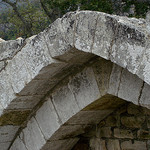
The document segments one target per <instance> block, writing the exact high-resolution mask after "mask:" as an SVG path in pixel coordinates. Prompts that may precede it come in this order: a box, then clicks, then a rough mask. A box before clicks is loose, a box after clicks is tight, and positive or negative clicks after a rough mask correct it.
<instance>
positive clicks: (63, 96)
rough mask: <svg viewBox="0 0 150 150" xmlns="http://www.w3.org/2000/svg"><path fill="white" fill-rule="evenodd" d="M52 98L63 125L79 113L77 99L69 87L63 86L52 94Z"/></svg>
mask: <svg viewBox="0 0 150 150" xmlns="http://www.w3.org/2000/svg"><path fill="white" fill-rule="evenodd" d="M52 98H53V103H54V105H55V107H56V110H57V112H58V115H59V116H60V118H61V121H62V122H63V123H65V122H66V121H67V120H68V119H70V118H71V117H72V116H73V115H75V114H76V113H77V112H78V111H79V107H78V105H77V103H76V99H75V97H74V95H73V93H72V92H71V90H70V89H69V88H68V86H63V87H62V88H60V89H58V90H57V91H55V92H54V93H53V94H52Z"/></svg>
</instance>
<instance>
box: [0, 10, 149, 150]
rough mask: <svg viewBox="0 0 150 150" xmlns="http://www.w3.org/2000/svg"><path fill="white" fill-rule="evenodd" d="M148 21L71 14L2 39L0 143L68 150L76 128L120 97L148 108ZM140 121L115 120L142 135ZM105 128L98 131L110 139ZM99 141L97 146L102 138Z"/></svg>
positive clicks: (15, 149) (14, 148) (27, 149)
mask: <svg viewBox="0 0 150 150" xmlns="http://www.w3.org/2000/svg"><path fill="white" fill-rule="evenodd" d="M146 24H147V23H146V21H145V20H144V19H135V18H127V17H119V16H115V15H109V14H105V13H101V12H92V11H81V12H71V13H68V14H66V15H64V16H63V17H62V18H59V19H57V20H56V21H55V22H54V23H53V24H51V25H50V26H49V27H48V28H47V29H45V30H44V31H43V32H41V33H39V34H38V35H35V36H32V37H30V38H28V39H26V40H23V39H17V40H15V41H2V42H1V43H0V67H1V66H2V67H1V68H0V115H1V117H0V131H1V132H0V135H1V136H0V147H2V149H3V150H7V149H10V150H20V149H21V150H22V149H23V150H40V149H43V150H47V149H52V150H58V149H64V150H67V149H68V150H70V149H72V148H73V147H74V145H75V144H76V143H77V142H78V141H79V142H80V140H79V135H80V134H83V133H85V132H87V130H89V129H90V128H91V126H93V125H95V124H97V123H99V122H100V121H101V120H103V119H104V118H106V117H107V116H108V115H110V114H111V113H112V112H114V111H115V110H116V109H117V108H118V107H120V106H122V105H124V104H125V101H128V102H132V103H134V104H136V105H141V106H144V107H147V108H148V109H150V100H149V99H150V93H149V89H150V85H149V84H150V78H149V76H150V67H149V55H150V51H149V49H150V44H149V43H150V40H149V31H148V30H147V25H146ZM144 121H145V118H144V117H141V118H140V117H137V116H132V115H131V116H128V115H127V116H123V117H122V118H121V122H122V124H124V125H125V126H126V127H127V128H132V126H133V125H134V128H138V129H139V131H138V132H137V134H138V135H139V136H141V137H142V136H143V135H144V134H145V133H146V131H145V130H140V126H141V125H142V124H143V122H144ZM128 122H130V125H128ZM111 123H112V125H113V120H112V122H111ZM12 128H13V129H12ZM110 128H111V126H109V128H106V127H104V131H102V130H101V131H102V133H103V134H104V135H105V134H107V135H108V138H110V137H111V135H112V130H110ZM113 132H114V133H115V136H116V138H117V137H118V136H119V137H121V138H126V136H128V137H129V138H131V137H132V136H134V135H132V133H130V132H128V130H123V129H121V130H119V129H117V128H116V129H115V130H114V131H113ZM120 133H122V134H121V135H120ZM6 135H7V136H6ZM98 142H100V143H102V145H101V146H102V147H103V144H104V141H99V140H98ZM128 142H129V143H130V141H128ZM137 142H138V141H137ZM66 143H67V144H66ZM112 143H114V146H113V147H111V145H113V144H112ZM108 145H110V149H115V150H116V149H118V145H119V143H118V140H117V139H115V140H112V139H110V141H109V142H108ZM123 145H127V144H123ZM85 147H86V146H85ZM133 147H134V146H133ZM124 149H128V148H124Z"/></svg>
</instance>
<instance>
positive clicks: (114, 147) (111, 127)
mask: <svg viewBox="0 0 150 150" xmlns="http://www.w3.org/2000/svg"><path fill="white" fill-rule="evenodd" d="M81 137H82V138H81V140H80V141H79V142H78V144H76V146H75V147H74V149H73V150H84V149H85V150H88V149H89V150H150V110H147V109H146V108H144V107H140V106H136V105H134V104H132V103H126V104H125V105H124V106H122V107H120V108H119V109H117V110H116V111H115V112H113V113H112V114H111V115H109V116H108V117H107V118H105V119H104V120H102V121H101V122H100V123H99V124H98V125H96V126H95V127H93V129H91V130H90V131H89V132H88V133H86V134H83V135H81Z"/></svg>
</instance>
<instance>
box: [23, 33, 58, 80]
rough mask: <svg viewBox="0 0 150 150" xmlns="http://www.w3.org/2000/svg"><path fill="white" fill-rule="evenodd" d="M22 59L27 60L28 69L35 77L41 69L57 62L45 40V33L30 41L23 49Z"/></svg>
mask: <svg viewBox="0 0 150 150" xmlns="http://www.w3.org/2000/svg"><path fill="white" fill-rule="evenodd" d="M21 54H22V59H24V60H25V62H24V63H25V65H26V67H27V68H28V71H29V72H30V74H31V77H32V78H34V77H35V76H37V75H38V74H40V73H41V72H40V71H41V70H42V69H43V68H44V67H46V66H48V65H50V64H52V63H55V62H57V61H56V60H54V59H52V58H51V56H50V53H49V50H48V47H47V44H46V42H45V39H44V36H43V33H40V34H39V35H37V36H35V37H34V38H33V39H32V40H31V41H29V42H28V43H27V44H26V45H25V46H24V47H23V48H22V50H21Z"/></svg>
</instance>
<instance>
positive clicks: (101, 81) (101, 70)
mask: <svg viewBox="0 0 150 150" xmlns="http://www.w3.org/2000/svg"><path fill="white" fill-rule="evenodd" d="M112 66H113V63H111V62H110V61H107V60H104V59H100V60H99V61H98V62H96V63H94V64H93V65H92V68H93V71H94V74H95V77H96V81H97V84H98V87H99V90H100V94H101V96H103V95H105V94H106V93H107V91H108V87H109V79H110V74H111V71H112Z"/></svg>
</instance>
